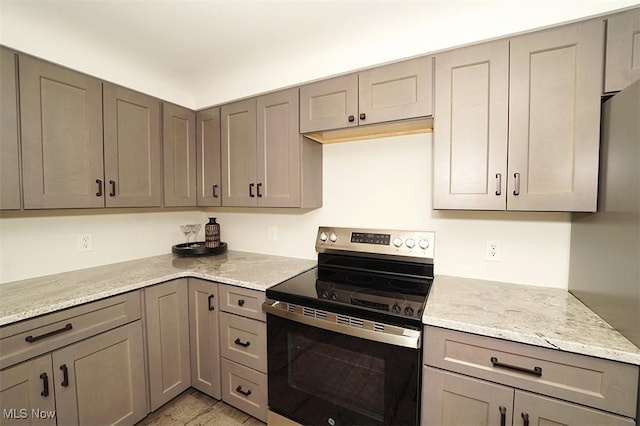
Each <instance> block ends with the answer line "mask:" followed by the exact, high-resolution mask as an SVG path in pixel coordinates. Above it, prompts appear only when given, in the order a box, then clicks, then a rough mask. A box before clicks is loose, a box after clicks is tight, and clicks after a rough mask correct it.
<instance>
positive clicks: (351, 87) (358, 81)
mask: <svg viewBox="0 0 640 426" xmlns="http://www.w3.org/2000/svg"><path fill="white" fill-rule="evenodd" d="M432 108H433V78H432V57H431V56H425V57H420V58H416V59H411V60H408V61H402V62H398V63H394V64H390V65H385V66H381V67H376V68H371V69H369V70H365V71H361V72H359V73H357V74H349V75H346V76H342V77H336V78H333V79H329V80H324V81H320V82H317V83H312V84H308V85H306V86H303V87H302V88H301V89H300V131H301V132H302V133H310V132H316V131H322V130H330V129H342V128H347V127H354V126H358V125H366V124H374V123H382V122H387V121H394V120H403V119H410V118H417V117H427V116H430V115H432Z"/></svg>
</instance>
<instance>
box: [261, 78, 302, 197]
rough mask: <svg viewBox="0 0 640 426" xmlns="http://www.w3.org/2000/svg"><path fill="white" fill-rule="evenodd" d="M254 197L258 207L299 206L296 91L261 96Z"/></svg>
mask: <svg viewBox="0 0 640 426" xmlns="http://www.w3.org/2000/svg"><path fill="white" fill-rule="evenodd" d="M257 103H258V133H257V140H258V147H257V149H258V150H257V176H258V179H257V182H256V197H257V198H258V205H259V206H261V207H299V206H300V181H301V176H300V172H301V171H300V131H299V126H298V112H299V109H298V89H297V88H296V89H289V90H285V91H280V92H276V93H271V94H268V95H264V96H260V97H259V98H258V100H257Z"/></svg>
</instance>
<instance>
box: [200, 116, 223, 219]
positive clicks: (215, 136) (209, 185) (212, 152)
mask: <svg viewBox="0 0 640 426" xmlns="http://www.w3.org/2000/svg"><path fill="white" fill-rule="evenodd" d="M196 129H197V132H198V134H197V137H196V146H197V152H196V161H197V167H196V170H197V173H198V176H197V183H196V188H197V191H198V195H197V204H198V206H211V207H217V206H221V205H222V196H221V191H222V183H221V176H220V164H221V163H220V161H221V160H220V108H217V107H216V108H210V109H207V110H204V111H198V113H197V116H196Z"/></svg>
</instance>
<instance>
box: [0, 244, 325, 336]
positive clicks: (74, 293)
mask: <svg viewBox="0 0 640 426" xmlns="http://www.w3.org/2000/svg"><path fill="white" fill-rule="evenodd" d="M316 263H317V262H316V260H308V259H295V258H289V257H282V256H270V255H264V254H257V253H245V252H238V251H227V252H226V253H224V254H220V255H217V256H204V257H178V256H174V255H171V254H166V255H160V256H154V257H148V258H144V259H138V260H132V261H128V262H121V263H114V264H111V265H105V266H97V267H94V268H88V269H80V270H77V271H71V272H64V273H60V274H55V275H47V276H43V277H38V278H31V279H27V280H21V281H13V282H9V283H4V284H0V326H2V325H7V324H10V323H13V322H17V321H21V320H24V319H28V318H32V317H35V316H38V315H42V314H46V313H50V312H54V311H58V310H61V309H65V308H70V307H72V306H76V305H80V304H82V303H87V302H92V301H94V300H98V299H103V298H105V297H109V296H114V295H116V294H121V293H125V292H127V291H132V290H136V289H140V288H143V287H147V286H149V285H153V284H157V283H161V282H165V281H169V280H172V279H176V278H185V277H195V278H202V279H205V280H209V281H216V282H220V283H224V284H230V285H235V286H240V287H245V288H249V289H253V290H259V291H264V290H266V289H267V288H269V287H271V286H273V285H275V284H278V283H280V282H282V281H284V280H286V279H288V278H291V277H293V276H295V275H298V274H301V273H302V272H305V271H307V270H309V269H311V268H312V267H314V266H315V265H316Z"/></svg>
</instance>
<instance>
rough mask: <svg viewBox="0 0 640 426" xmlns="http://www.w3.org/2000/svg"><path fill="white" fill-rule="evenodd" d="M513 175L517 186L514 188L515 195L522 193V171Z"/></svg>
mask: <svg viewBox="0 0 640 426" xmlns="http://www.w3.org/2000/svg"><path fill="white" fill-rule="evenodd" d="M513 177H514V179H515V183H516V186H515V187H514V189H513V195H516V196H518V195H520V173H514V174H513Z"/></svg>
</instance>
